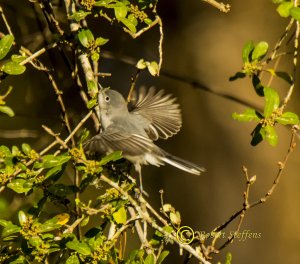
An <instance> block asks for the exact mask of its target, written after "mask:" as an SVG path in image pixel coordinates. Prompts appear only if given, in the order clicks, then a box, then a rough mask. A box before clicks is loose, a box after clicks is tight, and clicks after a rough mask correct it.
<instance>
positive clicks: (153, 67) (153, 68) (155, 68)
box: [147, 61, 159, 76]
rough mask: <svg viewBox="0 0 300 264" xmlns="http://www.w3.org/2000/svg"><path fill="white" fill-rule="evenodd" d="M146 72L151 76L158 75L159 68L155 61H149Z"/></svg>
mask: <svg viewBox="0 0 300 264" xmlns="http://www.w3.org/2000/svg"><path fill="white" fill-rule="evenodd" d="M147 67H148V70H149V72H150V74H151V75H152V76H156V75H158V74H159V68H158V64H157V62H156V61H151V62H150V64H149V65H147Z"/></svg>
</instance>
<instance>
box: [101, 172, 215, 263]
mask: <svg viewBox="0 0 300 264" xmlns="http://www.w3.org/2000/svg"><path fill="white" fill-rule="evenodd" d="M100 180H102V181H104V182H106V183H107V184H109V185H110V186H112V187H113V188H115V189H116V190H117V191H119V192H120V193H121V194H122V195H123V196H124V197H125V198H126V199H127V200H128V201H129V202H130V203H131V205H132V206H133V207H134V209H135V210H136V211H137V213H138V214H139V216H140V217H141V218H142V219H143V220H145V221H146V222H147V223H148V224H149V225H150V226H152V228H154V229H155V230H158V231H159V232H161V233H162V234H163V235H164V236H165V237H166V238H168V239H170V240H172V241H174V242H175V243H176V244H178V245H179V246H180V247H181V248H183V249H184V250H186V251H187V252H189V253H190V254H192V255H193V256H194V257H195V258H197V259H198V260H199V261H201V262H202V263H204V264H210V262H208V261H207V260H205V259H204V258H203V257H202V255H200V254H199V253H198V252H197V251H196V250H195V249H194V248H192V247H191V246H189V245H185V244H181V243H180V242H179V241H178V240H177V238H176V237H175V235H173V234H170V233H168V232H166V231H165V230H164V229H163V228H162V227H160V226H159V225H157V224H156V222H155V221H154V220H153V219H152V218H151V217H150V216H149V214H148V213H147V211H144V210H142V208H141V207H140V206H139V205H138V203H137V202H136V201H135V200H134V199H133V198H132V197H131V196H130V195H129V194H128V193H127V192H126V191H124V190H123V189H122V188H121V187H120V186H119V185H118V184H116V183H115V182H113V181H111V180H110V179H109V178H107V177H106V176H104V175H103V174H102V175H101V176H100Z"/></svg>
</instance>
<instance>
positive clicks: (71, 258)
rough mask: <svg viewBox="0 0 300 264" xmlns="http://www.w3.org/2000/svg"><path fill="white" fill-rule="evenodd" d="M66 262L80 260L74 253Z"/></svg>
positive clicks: (68, 263) (67, 263)
mask: <svg viewBox="0 0 300 264" xmlns="http://www.w3.org/2000/svg"><path fill="white" fill-rule="evenodd" d="M66 264H80V262H79V259H78V257H77V256H76V255H72V256H71V257H69V258H68V259H67V261H66Z"/></svg>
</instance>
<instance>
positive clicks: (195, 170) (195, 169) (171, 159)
mask: <svg viewBox="0 0 300 264" xmlns="http://www.w3.org/2000/svg"><path fill="white" fill-rule="evenodd" d="M164 154H165V156H164V157H161V160H162V161H164V162H165V163H168V164H170V165H172V166H174V167H176V168H178V169H180V170H183V171H186V172H188V173H191V174H195V175H200V174H201V172H204V171H206V170H205V168H203V167H200V166H198V165H196V164H194V163H192V162H189V161H186V160H184V159H181V158H178V157H176V156H173V155H171V154H169V153H164Z"/></svg>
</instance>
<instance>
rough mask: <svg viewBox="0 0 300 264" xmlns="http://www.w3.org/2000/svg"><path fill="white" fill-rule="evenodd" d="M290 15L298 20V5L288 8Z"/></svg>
mask: <svg viewBox="0 0 300 264" xmlns="http://www.w3.org/2000/svg"><path fill="white" fill-rule="evenodd" d="M290 15H291V17H292V18H295V19H296V20H298V21H300V8H299V7H292V8H291V9H290Z"/></svg>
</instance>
